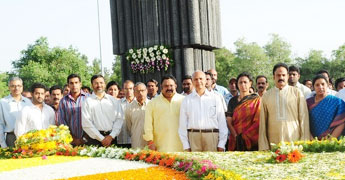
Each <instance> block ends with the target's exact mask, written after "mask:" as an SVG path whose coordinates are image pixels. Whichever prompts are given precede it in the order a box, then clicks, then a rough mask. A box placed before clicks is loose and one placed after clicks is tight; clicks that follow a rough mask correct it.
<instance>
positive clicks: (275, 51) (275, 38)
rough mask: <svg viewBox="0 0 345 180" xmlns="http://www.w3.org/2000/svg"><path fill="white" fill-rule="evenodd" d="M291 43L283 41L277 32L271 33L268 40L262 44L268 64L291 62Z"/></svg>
mask: <svg viewBox="0 0 345 180" xmlns="http://www.w3.org/2000/svg"><path fill="white" fill-rule="evenodd" d="M290 48H291V45H290V44H289V43H288V42H285V41H284V40H283V39H282V38H281V37H279V35H278V34H271V39H270V41H269V42H268V43H267V44H266V45H265V46H264V49H265V53H266V55H267V56H268V60H269V63H270V64H277V63H279V62H284V63H287V64H289V63H291V58H290V56H291V50H290Z"/></svg>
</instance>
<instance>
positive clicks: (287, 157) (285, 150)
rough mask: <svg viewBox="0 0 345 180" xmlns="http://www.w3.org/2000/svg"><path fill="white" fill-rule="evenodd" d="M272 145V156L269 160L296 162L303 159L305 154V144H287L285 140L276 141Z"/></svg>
mask: <svg viewBox="0 0 345 180" xmlns="http://www.w3.org/2000/svg"><path fill="white" fill-rule="evenodd" d="M271 146H272V157H271V158H270V159H269V162H272V163H273V162H276V163H282V162H289V163H296V162H298V161H300V160H301V159H302V157H303V156H304V155H303V154H302V150H303V146H301V145H299V146H295V145H294V143H291V144H286V143H284V142H281V143H279V145H276V144H274V143H272V144H271Z"/></svg>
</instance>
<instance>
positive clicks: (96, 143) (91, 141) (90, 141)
mask: <svg viewBox="0 0 345 180" xmlns="http://www.w3.org/2000/svg"><path fill="white" fill-rule="evenodd" d="M99 132H100V133H101V134H102V135H103V136H108V135H109V134H110V133H111V131H108V132H104V131H99ZM86 139H87V142H86V145H88V146H91V145H93V146H103V145H102V142H101V141H98V140H97V139H92V138H90V136H86ZM111 145H116V138H114V139H113V140H112V141H111Z"/></svg>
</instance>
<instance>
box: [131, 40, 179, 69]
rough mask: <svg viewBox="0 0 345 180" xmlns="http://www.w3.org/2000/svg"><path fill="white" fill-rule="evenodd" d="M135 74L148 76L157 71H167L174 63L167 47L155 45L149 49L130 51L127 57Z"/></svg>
mask: <svg viewBox="0 0 345 180" xmlns="http://www.w3.org/2000/svg"><path fill="white" fill-rule="evenodd" d="M126 59H127V60H128V61H129V62H130V65H131V69H132V71H133V73H137V72H139V73H141V74H147V73H149V72H151V73H153V72H154V71H155V70H157V71H163V70H164V71H167V70H168V67H169V66H170V65H171V64H172V63H173V61H172V59H171V54H170V52H169V50H168V48H167V47H166V46H163V45H160V46H158V45H155V46H152V47H148V48H141V49H130V50H128V53H127V55H126Z"/></svg>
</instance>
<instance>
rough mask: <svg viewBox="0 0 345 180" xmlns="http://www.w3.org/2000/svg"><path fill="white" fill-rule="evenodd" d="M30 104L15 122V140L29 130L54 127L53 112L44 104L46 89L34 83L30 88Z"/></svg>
mask: <svg viewBox="0 0 345 180" xmlns="http://www.w3.org/2000/svg"><path fill="white" fill-rule="evenodd" d="M31 93H32V95H33V96H32V104H33V105H30V106H25V107H24V108H23V110H22V111H21V113H20V115H19V116H18V118H17V120H16V125H15V128H14V133H15V135H16V136H17V138H18V137H19V136H21V135H23V134H25V133H27V132H29V131H31V130H40V129H47V128H48V127H49V126H50V125H55V113H54V110H53V109H52V108H51V107H50V106H49V105H47V104H45V103H44V99H45V95H46V87H45V86H44V85H42V84H40V83H34V84H33V85H32V87H31Z"/></svg>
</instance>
